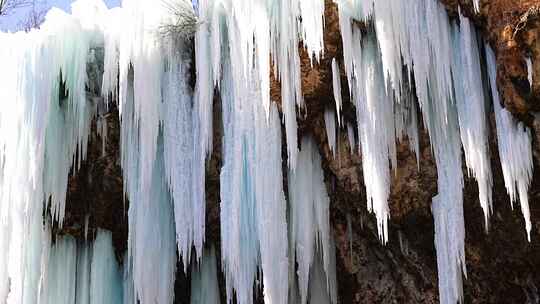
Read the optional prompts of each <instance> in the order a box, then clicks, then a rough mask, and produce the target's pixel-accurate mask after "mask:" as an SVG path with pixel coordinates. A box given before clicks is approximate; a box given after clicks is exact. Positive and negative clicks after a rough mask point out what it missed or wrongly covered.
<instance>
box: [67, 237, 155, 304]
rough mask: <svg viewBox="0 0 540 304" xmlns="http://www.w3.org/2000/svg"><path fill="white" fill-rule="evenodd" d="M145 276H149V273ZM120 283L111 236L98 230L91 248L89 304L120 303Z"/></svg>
mask: <svg viewBox="0 0 540 304" xmlns="http://www.w3.org/2000/svg"><path fill="white" fill-rule="evenodd" d="M77 271H79V270H77ZM146 275H151V272H148V273H146ZM122 283H123V282H122V273H121V272H120V270H119V267H118V263H117V262H116V257H115V255H114V248H113V246H112V234H111V232H109V231H105V230H101V229H99V230H98V232H97V236H96V240H95V241H94V246H93V248H92V263H91V277H90V304H98V303H99V304H102V303H110V304H113V303H122V299H123V292H122ZM87 288H88V287H87ZM141 303H145V302H141ZM158 303H159V302H158ZM161 303H163V302H161Z"/></svg>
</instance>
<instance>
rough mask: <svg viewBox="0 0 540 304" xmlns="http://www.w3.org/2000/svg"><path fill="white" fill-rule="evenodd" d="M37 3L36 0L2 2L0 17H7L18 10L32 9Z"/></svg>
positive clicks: (0, 0) (4, 0) (0, 1)
mask: <svg viewBox="0 0 540 304" xmlns="http://www.w3.org/2000/svg"><path fill="white" fill-rule="evenodd" d="M35 3H36V1H35V0H0V16H7V15H9V14H11V13H13V11H14V10H16V9H19V8H23V7H30V6H32V5H34V4H35Z"/></svg>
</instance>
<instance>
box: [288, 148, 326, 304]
mask: <svg viewBox="0 0 540 304" xmlns="http://www.w3.org/2000/svg"><path fill="white" fill-rule="evenodd" d="M329 204H330V199H329V197H328V193H327V191H326V185H325V184H324V172H323V171H322V167H321V156H320V154H319V151H318V150H317V146H316V145H315V142H314V141H313V139H312V138H311V137H304V138H303V139H302V145H301V150H300V153H299V155H298V166H297V168H296V171H291V170H290V171H289V208H290V214H291V216H290V219H289V225H291V228H290V229H291V233H290V238H291V244H293V245H294V250H295V256H296V259H297V262H298V281H299V282H298V283H299V286H298V289H299V290H300V297H301V303H306V301H307V298H308V282H309V277H310V275H309V273H310V268H311V265H312V264H313V261H314V258H315V252H316V250H317V248H319V251H320V252H321V253H322V256H323V265H324V267H323V268H324V271H325V273H326V274H327V276H328V280H327V285H328V286H335V282H333V280H331V279H330V278H331V277H332V276H331V275H329V274H331V271H332V267H335V265H334V263H335V260H334V261H333V258H332V252H333V248H331V247H332V246H334V245H333V243H332V242H331V236H330V233H331V231H330V223H329V213H328V212H329ZM319 246H320V247H319ZM292 250H293V248H291V251H292ZM329 289H330V288H329ZM333 300H335V299H333ZM333 303H335V302H333Z"/></svg>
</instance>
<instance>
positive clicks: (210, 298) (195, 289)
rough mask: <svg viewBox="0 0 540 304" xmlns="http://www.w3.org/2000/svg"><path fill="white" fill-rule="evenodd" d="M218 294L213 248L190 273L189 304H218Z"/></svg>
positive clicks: (194, 265)
mask: <svg viewBox="0 0 540 304" xmlns="http://www.w3.org/2000/svg"><path fill="white" fill-rule="evenodd" d="M219 298H220V293H219V286H218V276H217V261H216V253H215V250H214V248H213V247H212V248H211V249H209V250H207V251H206V252H205V253H204V254H203V257H202V259H201V262H200V263H199V264H196V263H195V264H193V266H192V271H191V301H190V303H191V304H219V303H220V300H219Z"/></svg>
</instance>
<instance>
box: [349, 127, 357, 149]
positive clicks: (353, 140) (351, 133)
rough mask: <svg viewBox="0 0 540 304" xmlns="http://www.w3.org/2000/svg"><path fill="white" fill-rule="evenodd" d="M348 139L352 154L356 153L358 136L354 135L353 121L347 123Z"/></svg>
mask: <svg viewBox="0 0 540 304" xmlns="http://www.w3.org/2000/svg"><path fill="white" fill-rule="evenodd" d="M347 139H348V140H349V148H350V152H351V154H354V151H355V150H354V149H355V148H356V138H355V135H354V129H353V126H352V124H351V123H348V124H347Z"/></svg>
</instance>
